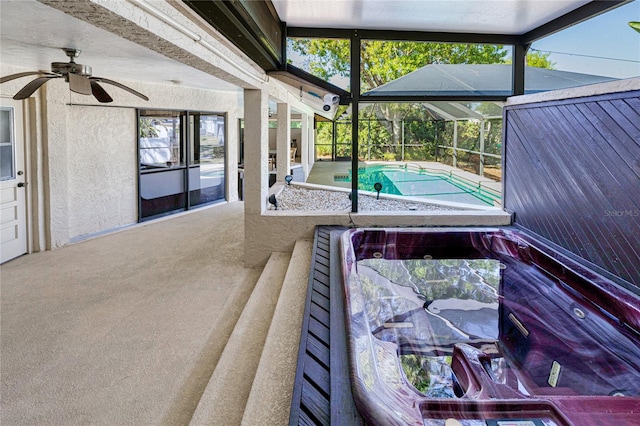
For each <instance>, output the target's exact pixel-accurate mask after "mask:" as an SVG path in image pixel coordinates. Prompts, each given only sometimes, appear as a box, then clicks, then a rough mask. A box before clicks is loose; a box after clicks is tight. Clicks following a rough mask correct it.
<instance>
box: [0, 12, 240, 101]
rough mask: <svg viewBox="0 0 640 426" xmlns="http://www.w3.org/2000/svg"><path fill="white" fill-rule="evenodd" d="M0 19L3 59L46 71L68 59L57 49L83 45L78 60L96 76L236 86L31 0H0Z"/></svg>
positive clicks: (211, 86) (0, 54)
mask: <svg viewBox="0 0 640 426" xmlns="http://www.w3.org/2000/svg"><path fill="white" fill-rule="evenodd" d="M0 20H1V21H0V37H1V43H0V61H2V63H4V64H11V65H16V66H21V67H24V68H25V70H46V71H48V70H50V64H51V62H67V61H68V58H67V57H66V56H65V54H64V52H63V51H62V50H61V49H62V48H63V47H71V48H76V49H80V50H81V51H82V52H81V54H80V56H79V57H78V58H77V59H76V62H78V63H81V64H85V65H89V66H91V67H92V68H93V75H95V76H99V77H105V78H109V79H113V80H118V81H120V80H131V81H146V82H150V83H158V84H181V85H185V86H188V87H196V88H203V89H215V90H236V89H237V88H236V86H233V85H231V84H229V83H226V82H224V81H222V80H220V79H218V78H216V77H214V76H212V75H209V74H207V73H205V72H201V71H198V70H196V69H194V68H192V67H189V66H186V65H184V64H182V63H180V62H178V61H175V60H172V59H169V58H167V57H165V56H163V55H161V54H160V53H157V52H154V51H152V50H150V49H147V48H145V47H142V46H140V45H138V44H135V43H133V42H131V41H128V40H126V39H124V38H121V37H119V36H117V35H116V34H113V33H111V32H108V31H105V30H102V29H99V28H96V27H94V26H93V25H91V24H88V23H86V22H83V21H81V20H79V19H76V18H74V17H72V16H70V15H67V14H65V13H63V12H61V11H59V10H57V9H54V8H52V7H49V6H46V5H44V4H42V3H39V2H37V1H34V0H19V1H7V0H2V1H0ZM24 80H25V83H26V82H27V81H28V79H27V78H25V79H24Z"/></svg>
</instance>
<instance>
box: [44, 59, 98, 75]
mask: <svg viewBox="0 0 640 426" xmlns="http://www.w3.org/2000/svg"><path fill="white" fill-rule="evenodd" d="M51 71H53V72H55V73H58V74H62V75H68V74H77V75H82V76H85V77H90V76H91V67H90V66H88V65H82V64H76V63H75V62H52V63H51Z"/></svg>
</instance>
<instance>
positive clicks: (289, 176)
mask: <svg viewBox="0 0 640 426" xmlns="http://www.w3.org/2000/svg"><path fill="white" fill-rule="evenodd" d="M292 180H293V176H291V175H286V176H285V177H284V181H285V182H287V185H291V181H292Z"/></svg>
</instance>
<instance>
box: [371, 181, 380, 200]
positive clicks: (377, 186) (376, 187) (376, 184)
mask: <svg viewBox="0 0 640 426" xmlns="http://www.w3.org/2000/svg"><path fill="white" fill-rule="evenodd" d="M373 189H375V190H376V192H377V193H378V196H377V197H376V200H379V199H380V190H381V189H382V184H381V183H380V182H376V183H374V184H373Z"/></svg>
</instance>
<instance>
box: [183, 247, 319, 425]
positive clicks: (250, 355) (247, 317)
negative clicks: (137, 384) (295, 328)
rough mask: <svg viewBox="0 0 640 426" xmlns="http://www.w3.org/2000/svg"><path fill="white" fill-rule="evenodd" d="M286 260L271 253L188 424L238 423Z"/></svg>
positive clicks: (277, 293)
mask: <svg viewBox="0 0 640 426" xmlns="http://www.w3.org/2000/svg"><path fill="white" fill-rule="evenodd" d="M290 260H291V254H289V253H272V254H271V257H270V258H269V261H268V262H267V264H266V266H265V268H264V270H263V272H262V275H261V276H260V278H259V279H258V282H257V283H256V286H255V288H254V290H253V292H252V293H251V296H250V297H249V300H248V301H247V304H246V305H245V307H244V309H243V311H242V314H241V315H240V318H239V319H238V322H237V323H236V325H235V327H234V329H233V332H232V333H231V336H229V340H228V341H227V344H226V346H225V348H224V350H223V352H222V355H221V356H220V360H219V361H218V364H217V365H216V368H215V370H214V371H213V374H212V375H211V378H210V379H209V383H208V384H207V387H206V388H205V391H204V392H203V394H202V397H201V398H200V401H199V402H198V405H197V407H196V409H195V411H194V413H193V416H192V418H191V421H190V423H189V424H190V425H193V426H199V425H225V426H227V425H228V426H233V425H240V423H241V421H242V416H243V414H244V411H245V405H246V402H247V399H248V397H249V393H250V391H251V386H252V384H253V380H254V377H255V374H256V369H257V367H258V363H259V362H260V357H261V354H262V350H263V347H264V344H265V339H266V337H267V333H268V331H269V327H270V325H271V320H272V318H273V314H274V310H275V307H276V304H277V303H278V297H279V296H280V290H281V288H282V284H283V281H284V279H285V274H286V272H287V268H288V266H289V263H290ZM308 263H309V262H307V264H308ZM296 346H297V342H296ZM294 374H295V368H294Z"/></svg>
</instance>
